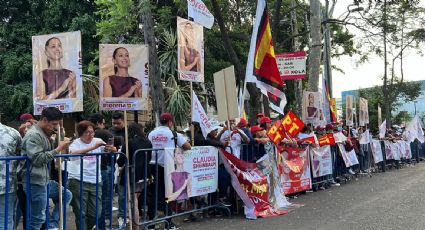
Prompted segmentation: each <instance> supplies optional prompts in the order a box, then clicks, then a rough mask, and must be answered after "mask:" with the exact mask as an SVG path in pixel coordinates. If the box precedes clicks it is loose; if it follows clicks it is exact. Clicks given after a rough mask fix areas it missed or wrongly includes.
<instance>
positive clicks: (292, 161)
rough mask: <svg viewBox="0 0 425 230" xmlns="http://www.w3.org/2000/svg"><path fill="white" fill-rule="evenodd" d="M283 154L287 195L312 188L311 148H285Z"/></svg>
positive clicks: (283, 178) (284, 181)
mask: <svg viewBox="0 0 425 230" xmlns="http://www.w3.org/2000/svg"><path fill="white" fill-rule="evenodd" d="M282 154H283V177H282V181H283V191H284V193H285V195H288V194H292V193H296V192H301V191H305V190H309V189H311V176H310V175H311V174H310V160H309V148H305V149H300V148H285V149H284V151H283V153H282Z"/></svg>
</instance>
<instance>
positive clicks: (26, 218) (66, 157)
mask: <svg viewBox="0 0 425 230" xmlns="http://www.w3.org/2000/svg"><path fill="white" fill-rule="evenodd" d="M117 155H120V156H121V157H124V162H125V166H124V167H125V168H127V158H126V156H125V155H124V154H123V153H87V154H58V155H55V156H54V157H55V158H56V159H58V158H62V159H64V161H63V164H64V170H63V172H64V173H65V176H64V179H63V180H62V182H63V183H62V187H63V189H62V193H65V195H66V190H67V188H68V185H67V184H68V183H67V182H68V175H67V173H66V172H67V166H68V160H69V159H70V158H75V157H79V158H80V181H79V183H80V188H79V191H80V194H83V157H87V156H96V208H95V212H96V216H95V218H96V226H99V219H100V216H99V215H98V213H99V212H98V211H99V206H100V205H99V202H98V198H99V197H98V195H99V185H100V186H101V187H102V184H101V183H102V182H99V174H100V172H99V157H100V156H105V157H111V158H112V159H113V161H112V164H111V167H112V169H113V171H114V170H115V162H116V158H117ZM0 161H5V162H6V169H5V171H6V183H5V187H6V191H9V189H10V186H14V185H10V183H9V178H10V176H11V175H10V164H11V162H14V161H25V168H26V172H30V164H31V163H30V160H29V158H28V157H27V156H13V157H0ZM50 167H51V166H49V173H50V172H51V171H50ZM16 168H18V167H17V166H16ZM61 169H62V166H60V168H59V169H58V170H61ZM16 170H17V169H16ZM126 172H127V170H125V173H124V175H123V176H124V183H125V185H127V174H126ZM12 176H16V175H12ZM113 176H114V175H113V174H111V177H110V178H108V179H109V180H111V181H112V183H110V184H111V186H110V188H109V189H110V190H109V191H110V192H111V194H110V195H111V196H110V197H111V198H110V207H111V209H110V210H109V211H110V212H109V213H110V215H109V219H110V220H111V221H110V223H109V229H114V228H112V219H113V218H112V201H113V199H112V198H113V195H114V193H113V191H114V190H113V186H114V183H113V181H114V177H113ZM104 179H106V178H103V179H102V180H104ZM50 180H52V179H51V178H50ZM14 182H15V184H17V183H19V182H18V178H17V176H16V177H15V179H14ZM24 186H25V187H24ZM16 187H17V186H16ZM22 188H25V189H24V191H29V190H30V189H31V187H30V173H26V180H25V185H22ZM17 191H18V188H15V191H14V193H15V194H16V193H17ZM49 192H50V185H49V183H48V184H47V206H46V221H45V228H46V229H48V228H49V222H50V209H49ZM125 194H127V186H125ZM29 195H30V193H28V192H25V205H26V208H25V213H22V214H23V215H24V216H23V217H24V222H25V224H23V229H29V224H30V220H31V218H32V217H31V216H30V207H31V203H30V196H29ZM82 197H83V196H82V195H81V196H80V200H79V203H80V207H83V205H84V204H83V201H82ZM62 199H63V200H64V198H62ZM126 200H127V197H126ZM16 201H18V197H17V196H16ZM16 203H18V202H16ZM126 204H127V203H126ZM9 205H12V203H11V202H10V201H9V193H8V192H6V193H5V207H4V211H5V215H4V221H5V223H4V226H0V228H2V229H16V228H17V227H18V225H19V223H18V222H17V221H18V220H17V219H15V221H16V222H15V223H14V224H15V226H8V216H9V210H8V209H9ZM13 205H15V204H13ZM55 205H58V204H55ZM0 208H3V207H0ZM62 208H63V218H62V220H63V229H66V228H67V214H68V213H67V207H66V204H65V202H63V207H62ZM18 209H20V207H18V205H17V204H16V206H15V207H14V212H15V213H14V215H13V216H14V217H15V216H16V213H17V212H18ZM124 212H125V213H127V206H125V207H124ZM82 214H83V212H82V211H81V212H80V216H79V220H80V221H79V222H80V226H79V229H84V228H83V224H85V223H83V221H82V219H83V216H82ZM125 215H127V214H125ZM124 219H125V218H124ZM106 227H107V226H106ZM117 229H122V228H117Z"/></svg>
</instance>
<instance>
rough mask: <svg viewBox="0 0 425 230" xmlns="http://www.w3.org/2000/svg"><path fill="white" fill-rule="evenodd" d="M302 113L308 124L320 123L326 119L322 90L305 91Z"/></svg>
mask: <svg viewBox="0 0 425 230" xmlns="http://www.w3.org/2000/svg"><path fill="white" fill-rule="evenodd" d="M302 115H303V116H302V117H303V118H302V119H303V121H304V123H306V124H313V125H320V124H321V122H322V121H325V116H324V114H323V106H322V94H321V93H320V92H309V91H304V93H303V111H302Z"/></svg>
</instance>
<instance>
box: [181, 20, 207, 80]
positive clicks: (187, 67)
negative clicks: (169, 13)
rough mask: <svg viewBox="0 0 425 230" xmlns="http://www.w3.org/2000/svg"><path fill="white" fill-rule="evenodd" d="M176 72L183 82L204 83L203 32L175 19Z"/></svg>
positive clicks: (190, 23) (197, 27) (185, 21)
mask: <svg viewBox="0 0 425 230" xmlns="http://www.w3.org/2000/svg"><path fill="white" fill-rule="evenodd" d="M177 44H178V46H177V70H178V73H179V79H180V80H183V81H192V82H204V30H203V27H202V26H201V25H199V24H197V23H196V22H192V21H189V20H186V19H183V18H180V17H177Z"/></svg>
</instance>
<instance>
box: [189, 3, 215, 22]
mask: <svg viewBox="0 0 425 230" xmlns="http://www.w3.org/2000/svg"><path fill="white" fill-rule="evenodd" d="M187 15H188V16H189V17H191V18H193V20H194V21H195V22H197V23H199V24H201V25H202V26H204V27H206V28H208V29H211V27H212V26H213V25H214V15H212V14H211V13H210V11H209V10H208V8H207V6H206V5H205V4H204V3H203V2H202V0H187Z"/></svg>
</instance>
